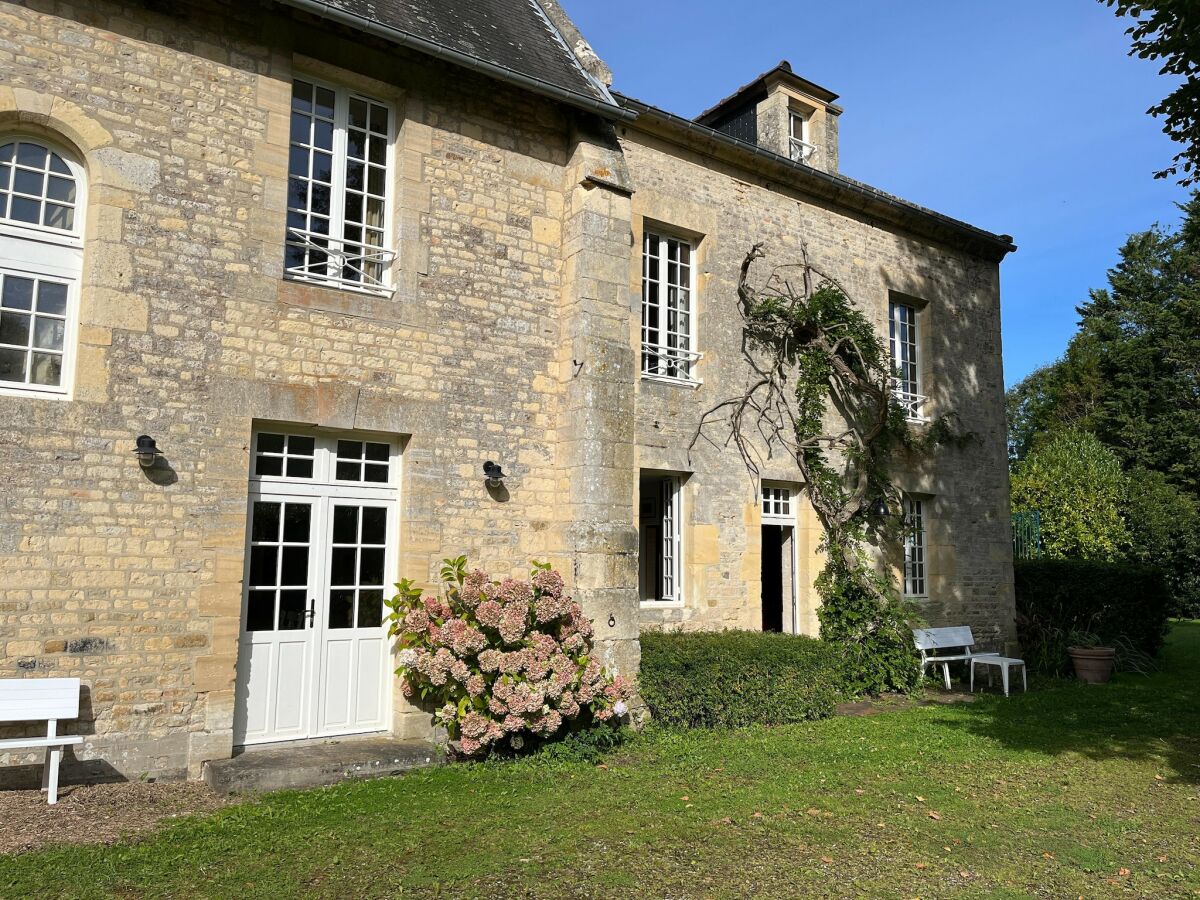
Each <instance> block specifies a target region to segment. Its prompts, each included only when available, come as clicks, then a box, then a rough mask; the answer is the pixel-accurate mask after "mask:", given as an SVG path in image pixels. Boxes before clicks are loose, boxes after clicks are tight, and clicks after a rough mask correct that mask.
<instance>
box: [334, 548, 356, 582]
mask: <svg viewBox="0 0 1200 900" xmlns="http://www.w3.org/2000/svg"><path fill="white" fill-rule="evenodd" d="M354 556H355V549H354V548H353V547H334V548H333V550H332V551H331V552H330V563H331V565H330V567H329V568H330V573H329V583H330V584H335V585H346V584H355V578H354Z"/></svg>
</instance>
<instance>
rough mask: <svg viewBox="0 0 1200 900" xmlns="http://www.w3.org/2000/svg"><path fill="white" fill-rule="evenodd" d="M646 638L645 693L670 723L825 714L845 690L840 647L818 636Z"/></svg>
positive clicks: (730, 723)
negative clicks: (821, 639) (817, 637)
mask: <svg viewBox="0 0 1200 900" xmlns="http://www.w3.org/2000/svg"><path fill="white" fill-rule="evenodd" d="M641 643H642V667H641V672H640V674H639V676H638V680H639V682H640V687H641V693H642V698H643V699H644V700H645V701H646V705H647V706H649V707H650V712H651V714H652V715H653V716H654V718H655V720H656V721H658V722H660V723H662V724H664V725H682V726H686V727H703V728H716V727H731V728H732V727H739V726H743V725H755V724H758V725H783V724H786V723H789V722H800V721H803V720H805V719H820V718H824V717H825V716H829V715H832V713H833V707H834V704H836V703H837V702H838V701H839V700H841V699H842V698H843V697H844V696H845V694H846V691H845V689H844V687H843V684H844V675H843V671H842V661H841V656H840V654H839V652H838V650H837V648H836V647H834V646H832V645H831V644H827V643H825V642H824V641H818V640H814V639H813V638H808V637H799V636H795V635H788V634H769V633H763V632H759V631H721V632H711V631H693V632H675V633H663V632H647V633H645V634H643V635H642V638H641Z"/></svg>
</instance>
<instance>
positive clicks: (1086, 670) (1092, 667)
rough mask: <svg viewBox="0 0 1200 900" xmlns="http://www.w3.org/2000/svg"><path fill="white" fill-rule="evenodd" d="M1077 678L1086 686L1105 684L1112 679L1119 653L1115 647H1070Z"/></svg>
mask: <svg viewBox="0 0 1200 900" xmlns="http://www.w3.org/2000/svg"><path fill="white" fill-rule="evenodd" d="M1067 653H1069V654H1071V662H1072V664H1074V666H1075V677H1076V678H1078V679H1079V680H1080V681H1082V682H1083V683H1084V684H1104V683H1105V682H1107V681H1108V679H1110V678H1112V673H1113V665H1114V663H1115V660H1116V656H1117V651H1116V650H1115V649H1114V648H1113V647H1068V648H1067Z"/></svg>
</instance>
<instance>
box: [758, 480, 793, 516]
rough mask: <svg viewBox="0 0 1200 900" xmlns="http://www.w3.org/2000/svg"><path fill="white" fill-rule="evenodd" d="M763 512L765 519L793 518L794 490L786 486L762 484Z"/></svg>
mask: <svg viewBox="0 0 1200 900" xmlns="http://www.w3.org/2000/svg"><path fill="white" fill-rule="evenodd" d="M762 514H763V518H764V519H787V520H789V521H790V520H791V519H793V518H794V517H793V515H792V490H791V488H786V487H772V486H770V485H766V484H764V485H763V486H762Z"/></svg>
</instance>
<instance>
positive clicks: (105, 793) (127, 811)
mask: <svg viewBox="0 0 1200 900" xmlns="http://www.w3.org/2000/svg"><path fill="white" fill-rule="evenodd" d="M230 802H232V801H231V799H230V798H227V797H219V796H217V795H216V794H214V793H213V792H212V791H211V790H210V789H209V787H208V785H206V784H202V783H198V782H194V781H193V782H174V783H155V784H142V783H122V784H90V785H68V786H67V787H60V788H59V791H58V803H56V804H55V805H54V806H50V805H49V804H48V803H46V795H45V794H43V793H41V792H40V791H0V823H2V824H0V853H22V852H25V851H28V850H37V849H39V848H41V847H45V846H47V845H49V844H113V843H116V842H117V841H118V840H120V839H122V838H126V837H130V836H133V835H138V834H142V833H145V832H149V831H153V830H154V829H155V828H157V827H158V825H159V824H160V823H162V822H164V821H166V820H170V819H174V818H177V817H179V816H187V815H193V814H197V813H207V812H212V811H213V810H217V809H220V808H221V807H222V806H226V805H227V804H229V803H230Z"/></svg>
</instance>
